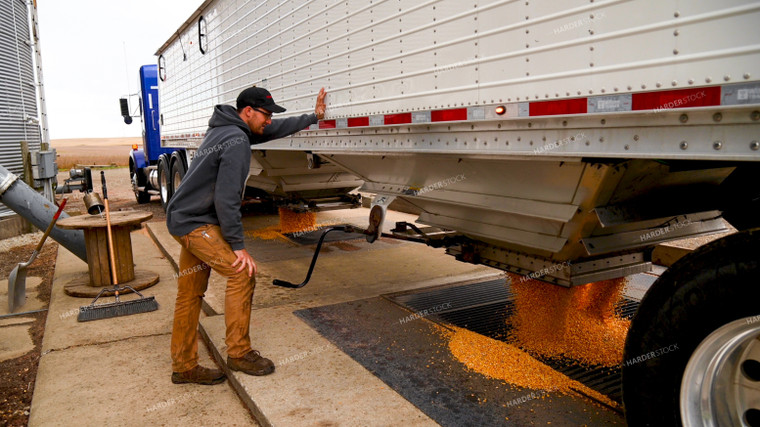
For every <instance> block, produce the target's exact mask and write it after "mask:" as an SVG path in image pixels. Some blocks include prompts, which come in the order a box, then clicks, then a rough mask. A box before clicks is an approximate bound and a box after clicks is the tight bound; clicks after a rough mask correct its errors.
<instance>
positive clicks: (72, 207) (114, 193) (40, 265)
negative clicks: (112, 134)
mask: <svg viewBox="0 0 760 427" xmlns="http://www.w3.org/2000/svg"><path fill="white" fill-rule="evenodd" d="M72 147H73V149H74V150H77V149H81V150H97V152H98V153H101V152H102V149H103V147H91V146H81V145H73V146H72ZM72 147H68V148H67V149H69V148H72ZM107 148H108V151H109V152H111V151H112V150H113V152H116V150H117V149H118V150H119V151H121V150H122V149H123V148H124V146H122V145H118V144H114V145H110V146H107ZM120 156H121V157H123V158H125V159H126V158H127V156H126V154H125V152H124V153H122V154H120ZM96 160H97V161H102V156H101V157H98V158H96ZM104 172H105V176H106V182H107V185H108V196H109V204H110V207H111V210H113V211H117V210H129V209H138V210H145V211H149V212H152V213H153V218H152V219H151V221H165V220H166V216H165V215H164V212H163V209H162V208H161V202H160V201H159V200H158V197H157V196H156V197H154V198H153V201H152V202H151V203H147V204H144V205H138V204H137V201H136V199H135V196H134V193H133V192H132V188H131V183H130V180H129V171H128V169H127V168H117V169H107V170H105V171H104ZM68 177H69V174H68V172H61V173H59V175H58V183H59V185H63V182H64V180H65V179H66V178H68ZM93 179H94V180H95V191H96V192H97V193H98V194H101V195H102V191H101V185H100V170H99V169H94V170H93ZM63 197H66V198H67V199H68V200H67V202H66V213H68V214H69V215H72V216H73V215H81V214H83V213H84V212H85V207H84V202H83V201H82V193H80V192H75V193H70V194H65V195H60V194H59V195H57V197H56V199H57V201H58V202H59V203H60V201H61V200H62V199H63ZM32 237H34V239H32ZM39 237H41V233H40V236H39ZM37 238H38V237H37V236H29V235H25V236H19V237H14V238H11V239H6V240H3V241H0V247H2V248H4V249H3V250H2V251H1V252H0V280H2V279H7V278H8V274H9V273H10V272H11V270H12V269H13V268H14V267H15V266H16V265H17V264H18V263H19V262H21V261H26V260H28V259H29V256H30V255H31V254H32V251H33V250H34V247H35V245H36V241H37V240H36V239H37ZM29 241H34V242H35V243H31V244H30V243H28V242H29ZM16 244H18V245H16ZM57 252H58V244H57V243H55V242H54V241H52V240H50V239H48V241H47V243H46V244H45V246H44V248H43V250H42V253H41V254H40V255H39V256H38V257H37V259H36V260H35V261H34V263H33V264H32V265H31V266H30V267H29V269H28V270H27V271H28V277H40V278H42V283H41V284H40V285H39V286H38V288H37V292H38V298H39V299H40V300H41V301H42V302H43V303H44V307H45V308H47V306H48V304H49V303H50V289H51V286H52V280H53V273H54V271H55V261H56V256H57ZM22 310H23V307H22ZM26 317H31V318H33V319H34V322H33V324H32V326H31V328H30V330H29V334H30V335H31V338H32V342H33V343H34V350H32V351H30V352H29V353H27V354H25V355H23V356H21V357H17V358H15V359H10V360H6V361H3V362H0V426H6V425H7V426H25V425H27V422H28V418H29V408H30V406H31V402H32V394H33V393H34V381H35V378H36V375H37V364H38V362H39V358H40V348H41V345H42V336H43V333H44V330H45V321H46V320H47V312H42V313H36V314H32V315H29V316H26ZM0 327H2V325H0Z"/></svg>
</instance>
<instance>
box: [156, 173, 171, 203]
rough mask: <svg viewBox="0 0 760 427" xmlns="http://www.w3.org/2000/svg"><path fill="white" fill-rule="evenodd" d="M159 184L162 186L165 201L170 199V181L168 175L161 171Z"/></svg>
mask: <svg viewBox="0 0 760 427" xmlns="http://www.w3.org/2000/svg"><path fill="white" fill-rule="evenodd" d="M158 186H159V187H161V188H160V189H159V191H161V200H163V201H164V202H168V201H169V183H168V182H167V181H166V175H165V174H163V173H161V172H160V169H159V173H158Z"/></svg>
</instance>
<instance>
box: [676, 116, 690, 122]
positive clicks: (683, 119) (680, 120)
mask: <svg viewBox="0 0 760 427" xmlns="http://www.w3.org/2000/svg"><path fill="white" fill-rule="evenodd" d="M678 121H679V122H681V123H686V122H688V121H689V115H688V114H681V116H680V117H679V118H678Z"/></svg>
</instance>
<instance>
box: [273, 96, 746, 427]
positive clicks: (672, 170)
mask: <svg viewBox="0 0 760 427" xmlns="http://www.w3.org/2000/svg"><path fill="white" fill-rule="evenodd" d="M745 89H746V88H745ZM750 89H751V90H754V91H758V89H760V85H755V86H753V88H750ZM703 90H706V91H717V93H718V95H717V96H718V98H719V99H722V100H723V101H722V102H721V101H718V105H716V106H713V107H709V108H706V107H699V108H683V109H671V110H667V111H661V112H658V113H657V115H656V116H653V115H652V113H651V112H649V113H647V112H642V113H636V112H633V113H620V114H605V115H604V116H603V118H601V115H599V114H590V113H589V114H578V115H574V116H568V115H564V116H563V115H560V116H552V115H546V116H539V115H536V116H533V117H508V118H503V117H501V116H500V115H499V113H501V112H503V111H505V110H510V109H512V107H517V106H516V105H514V106H510V105H486V106H482V107H467V108H463V109H462V110H463V111H462V112H461V114H458V112H457V114H453V113H451V111H454V110H449V113H448V114H447V115H448V116H450V117H460V118H465V117H467V118H475V119H472V120H461V119H460V120H453V121H448V122H446V121H443V122H434V121H431V120H428V121H427V122H416V123H413V122H412V121H411V120H410V121H409V122H407V123H402V124H398V123H395V124H390V125H382V126H375V127H374V128H371V129H370V130H369V131H368V130H367V128H348V127H346V128H337V129H318V128H316V127H315V129H314V130H310V131H306V132H301V133H299V134H296V135H294V136H293V137H291V138H288V139H285V140H281V141H274V142H271V143H267V144H264V146H262V147H261V148H262V149H266V150H268V152H270V153H274V152H278V151H281V150H308V151H310V152H313V153H315V154H318V155H319V156H320V157H321V158H323V159H326V160H328V161H329V162H331V163H333V164H336V165H339V166H341V167H343V168H344V169H345V170H347V171H349V172H351V173H352V174H354V175H356V176H358V177H359V178H360V179H361V180H363V181H364V185H363V188H362V190H364V191H368V192H371V193H375V194H377V196H376V199H375V202H374V206H373V211H372V214H371V223H372V226H371V227H370V228H371V229H373V230H374V232H375V234H377V233H379V229H380V227H379V224H381V223H382V219H383V217H384V212H385V210H386V208H387V206H388V204H389V203H390V202H391V201H393V200H394V199H403V200H404V201H405V202H407V203H408V204H411V205H414V206H416V207H417V208H418V209H419V211H420V212H421V213H420V215H419V218H418V219H417V221H416V222H418V223H420V224H421V225H419V226H417V225H414V224H405V223H400V224H397V225H396V228H395V229H394V230H393V232H394V234H395V235H396V236H397V237H402V238H406V239H409V240H416V241H419V242H423V243H426V244H428V245H431V246H435V247H443V248H445V249H446V252H447V253H448V254H450V255H452V256H454V257H456V259H458V260H460V261H463V262H468V263H474V264H484V265H488V266H491V267H495V268H498V269H502V270H505V271H510V272H513V273H517V274H521V275H529V276H530V277H532V278H539V279H540V280H543V281H547V282H550V283H554V284H556V285H560V286H576V285H583V284H586V283H590V282H595V281H600V280H605V279H612V278H618V277H624V276H628V275H631V274H635V273H640V272H646V271H649V270H651V267H652V263H651V261H652V251H653V248H654V247H655V246H656V245H657V244H659V243H663V242H667V241H671V240H675V239H682V238H687V237H696V236H703V235H708V234H713V233H718V232H726V231H729V230H730V228H729V227H728V226H727V224H726V223H727V222H728V223H730V224H731V225H733V226H734V227H735V228H736V229H737V230H738V232H736V233H735V234H731V235H728V236H727V237H723V238H721V239H719V240H717V241H714V242H712V243H710V244H707V245H705V246H703V247H701V248H699V249H698V250H696V251H695V252H693V253H691V254H690V255H688V256H685V257H684V258H682V259H681V260H679V261H678V262H676V263H675V265H673V266H672V267H671V268H669V269H668V270H667V271H666V272H665V273H664V274H662V276H661V277H660V278H659V279H658V280H657V282H656V283H654V284H653V286H652V287H651V288H650V289H649V291H648V292H647V293H646V295H645V297H644V298H643V301H642V302H641V305H640V308H639V310H638V312H637V314H636V315H635V317H634V319H633V321H632V326H631V328H630V330H629V334H628V337H627V343H626V347H625V356H624V360H628V359H635V358H636V357H640V356H642V355H647V354H650V353H652V352H655V351H656V350H657V349H661V348H665V347H668V346H672V345H674V344H676V345H677V347H678V349H679V351H677V352H673V354H671V355H668V357H652V358H648V359H646V360H644V361H642V362H641V363H634V364H630V365H628V364H626V365H625V366H623V369H622V375H623V400H624V406H625V410H626V414H627V418H628V421H629V424H631V425H677V424H678V423H679V418H678V417H679V414H680V417H681V419H682V420H683V422H684V425H702V424H701V421H698V420H704V419H709V420H711V421H712V422H714V424H708V425H726V426H727V425H748V426H757V425H759V424H758V414H760V317H759V316H758V315H760V279H758V277H760V229H758V228H757V227H760V187H759V186H758V183H760V161H758V160H760V157H758V148H760V147H758V142H757V131H758V126H757V125H758V121H759V120H760V112H758V109H757V106H756V105H731V102H730V99H731V97H730V95H731V93H734V92H735V91H736V90H741V88H740V87H736V86H732V85H726V86H724V87H722V88H721V87H717V88H706V89H703ZM670 92H679V91H670ZM758 93H760V91H758ZM655 95H657V94H655ZM687 95H688V94H687V93H665V92H662V93H660V94H659V95H658V96H659V97H658V99H660V98H662V97H673V96H687ZM634 96H635V95H634ZM647 96H650V97H651V96H653V95H651V94H647ZM590 99H591V98H590ZM591 101H598V100H596V99H591V100H590V101H589V102H591ZM541 102H542V101H537V102H536V104H541ZM549 102H552V101H549ZM584 102H585V100H584ZM656 102H660V101H656ZM531 104H532V103H531ZM530 108H531V110H533V109H534V108H533V106H530ZM468 110H469V111H468ZM514 110H517V108H514ZM536 110H538V109H536ZM447 115H444V114H440V113H438V114H436V113H435V112H432V113H429V114H424V116H425V117H428V118H429V117H436V116H438V117H445V116H447ZM376 122H377V123H383V121H382V120H377V121H376ZM384 122H385V123H388V122H389V120H385V121H384ZM643 123H646V124H647V126H642V124H643ZM323 128H324V126H323ZM374 237H376V236H374ZM369 240H372V239H369ZM557 266H562V268H557ZM565 266H569V267H565Z"/></svg>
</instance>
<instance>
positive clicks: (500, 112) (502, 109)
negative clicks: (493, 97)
mask: <svg viewBox="0 0 760 427" xmlns="http://www.w3.org/2000/svg"><path fill="white" fill-rule="evenodd" d="M506 112H507V108H506V107H504V106H503V105H499V106H498V107H496V114H498V115H500V116H503V115H504V113H506Z"/></svg>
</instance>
